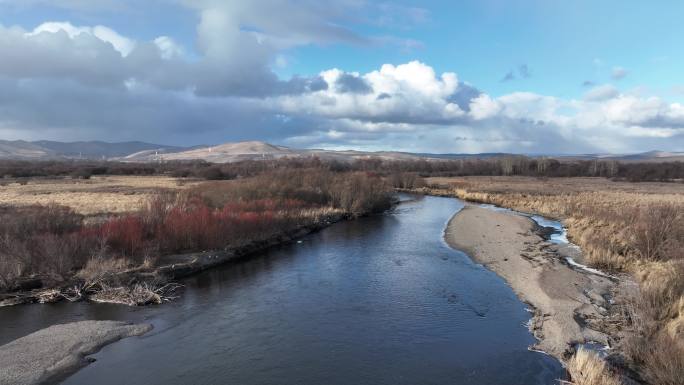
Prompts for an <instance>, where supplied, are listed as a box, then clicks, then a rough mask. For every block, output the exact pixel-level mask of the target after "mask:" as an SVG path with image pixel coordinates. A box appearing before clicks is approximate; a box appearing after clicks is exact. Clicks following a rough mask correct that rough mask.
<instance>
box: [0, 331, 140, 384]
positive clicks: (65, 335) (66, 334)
mask: <svg viewBox="0 0 684 385" xmlns="http://www.w3.org/2000/svg"><path fill="white" fill-rule="evenodd" d="M151 329H152V325H149V324H129V323H126V322H117V321H81V322H74V323H69V324H63V325H54V326H50V327H49V328H46V329H43V330H39V331H37V332H35V333H32V334H29V335H28V336H25V337H22V338H19V339H17V340H14V341H12V342H10V343H8V344H6V345H3V346H0V385H33V384H45V383H55V382H57V381H59V380H61V379H63V378H65V377H66V376H68V375H69V374H71V373H73V372H74V371H76V370H78V369H79V368H81V367H83V366H85V365H87V364H88V363H89V362H90V361H89V360H88V359H87V358H86V356H87V355H89V354H93V353H96V352H97V351H98V350H100V349H101V348H102V347H103V346H105V345H108V344H110V343H113V342H116V341H118V340H120V339H122V338H126V337H131V336H139V335H142V334H144V333H147V332H148V331H150V330H151Z"/></svg>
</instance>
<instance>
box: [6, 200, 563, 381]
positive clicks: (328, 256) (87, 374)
mask: <svg viewBox="0 0 684 385" xmlns="http://www.w3.org/2000/svg"><path fill="white" fill-rule="evenodd" d="M462 207H463V204H462V202H460V201H458V200H456V199H450V198H439V197H416V198H415V200H412V201H409V202H404V203H402V204H400V205H398V206H397V207H396V208H395V209H393V210H392V211H391V212H390V213H387V214H384V215H378V216H371V217H367V218H361V219H359V220H355V221H346V222H341V223H338V224H335V225H333V226H331V227H329V228H327V229H324V230H322V231H320V232H318V233H315V234H312V235H310V236H307V237H305V238H304V239H303V240H302V241H301V242H299V243H293V244H290V245H286V246H282V247H278V248H274V249H272V250H270V251H268V252H266V253H263V254H262V255H259V256H256V257H253V258H250V259H248V260H244V261H239V262H236V263H232V264H228V265H225V266H222V267H219V268H216V269H213V270H210V271H207V272H204V273H201V274H199V275H196V276H193V277H191V278H188V279H186V280H184V281H182V284H183V285H184V286H185V289H184V291H183V293H182V295H181V296H180V298H178V299H177V300H175V301H173V302H171V303H168V304H165V305H162V306H148V307H139V308H131V307H125V306H118V305H104V304H92V303H58V304H51V305H27V306H17V307H10V308H4V309H0V344H4V343H6V342H8V341H10V340H12V339H15V338H18V337H20V336H23V335H26V334H28V333H31V332H33V331H35V330H38V329H41V328H43V327H47V326H49V325H51V324H55V323H64V322H69V321H75V320H83V319H114V320H130V321H135V322H140V321H145V322H150V323H152V324H153V325H154V327H155V329H154V330H153V331H152V332H150V333H148V334H147V335H145V336H143V337H141V338H130V339H126V340H123V341H120V342H117V343H115V344H112V345H109V346H107V347H105V348H104V349H102V351H100V352H99V353H97V354H95V355H94V356H93V357H95V358H96V359H97V361H96V362H94V363H92V364H91V365H89V366H87V367H85V368H84V369H82V370H80V371H79V372H77V373H76V374H74V375H72V376H71V377H69V378H68V379H66V380H65V382H64V384H101V385H102V384H123V383H125V384H129V385H133V384H240V385H252V384H253V385H257V384H269V385H272V384H297V385H304V384H311V385H323V384H345V385H352V384H353V385H357V384H388V385H390V384H391V385H400V384H458V385H461V384H463V385H465V384H478V385H485V384H492V385H496V384H501V385H504V384H505V385H514V384H520V385H536V384H538V385H550V384H554V383H555V380H556V379H558V378H560V377H562V376H563V369H562V368H561V366H560V364H559V363H558V362H557V361H556V360H554V359H553V358H551V357H549V356H546V355H544V354H541V353H535V352H531V351H529V350H528V349H527V347H528V346H529V345H530V344H532V343H533V341H534V339H533V337H532V335H531V334H530V333H529V331H528V330H527V327H526V326H525V325H526V323H527V321H528V320H529V319H530V314H529V313H528V312H527V311H526V307H525V305H524V304H523V303H522V302H520V300H518V299H517V298H516V296H515V295H514V293H513V292H512V290H511V289H510V287H508V286H507V285H506V284H505V283H504V281H503V280H502V279H501V278H499V277H498V276H496V275H495V274H494V273H492V272H490V271H488V270H486V269H485V268H483V267H482V266H480V265H478V264H475V263H473V262H472V261H471V260H470V259H469V258H468V256H467V255H465V254H463V253H461V252H459V251H456V250H453V249H451V248H449V247H448V246H447V245H446V243H445V242H444V240H443V231H444V228H445V226H446V223H447V221H448V220H449V219H450V217H451V216H452V215H453V214H454V213H455V212H457V211H458V210H459V209H460V208H462Z"/></svg>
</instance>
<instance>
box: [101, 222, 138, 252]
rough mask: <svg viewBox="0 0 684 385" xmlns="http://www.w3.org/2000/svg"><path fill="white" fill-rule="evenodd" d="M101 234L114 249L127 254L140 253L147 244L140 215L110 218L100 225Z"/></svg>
mask: <svg viewBox="0 0 684 385" xmlns="http://www.w3.org/2000/svg"><path fill="white" fill-rule="evenodd" d="M99 235H100V237H101V238H102V239H103V240H104V241H105V242H106V244H107V246H109V247H110V248H111V250H112V251H115V252H119V253H122V254H124V255H127V256H133V255H137V254H139V253H140V252H141V251H142V250H143V248H144V245H145V242H144V236H145V228H144V226H143V223H142V220H141V219H140V217H138V216H133V215H127V216H124V217H120V218H114V219H110V220H109V221H107V222H105V223H104V224H103V225H101V226H100V229H99Z"/></svg>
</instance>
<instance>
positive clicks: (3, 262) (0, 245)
mask: <svg viewBox="0 0 684 385" xmlns="http://www.w3.org/2000/svg"><path fill="white" fill-rule="evenodd" d="M146 186H147V185H146ZM71 188H74V186H72V187H71ZM156 191H157V192H156V193H154V194H153V195H151V196H150V197H149V198H148V199H147V200H146V202H145V204H143V205H142V206H141V207H138V208H137V209H136V210H135V211H132V212H126V213H122V214H119V215H109V216H107V217H105V218H101V219H100V220H97V221H89V220H87V217H85V216H84V215H81V214H79V213H77V212H76V211H75V210H74V209H72V208H70V207H66V206H61V205H56V204H50V205H47V206H42V205H32V206H0V293H2V292H6V293H7V292H17V291H22V290H23V291H25V290H31V289H34V288H40V287H50V288H54V287H58V286H60V287H64V284H65V283H69V284H68V286H67V287H65V288H64V289H63V290H60V292H59V293H58V295H57V294H55V293H53V292H51V291H50V292H48V291H45V295H43V294H40V293H39V295H38V297H40V298H39V300H38V301H39V302H50V301H53V300H57V299H59V298H66V299H68V300H80V299H83V298H90V299H92V300H95V301H107V302H117V301H118V303H125V304H147V303H160V302H162V301H163V300H164V298H168V297H169V294H168V289H169V288H170V286H169V285H168V284H167V283H166V282H164V281H163V280H157V278H159V277H153V278H154V280H153V281H150V280H149V279H146V280H143V281H139V280H135V279H132V280H130V279H129V280H122V277H128V276H131V275H132V276H135V275H136V274H138V273H141V272H145V273H148V272H150V271H154V269H155V267H156V261H157V260H158V258H160V257H162V256H169V255H175V254H182V253H194V252H202V251H208V250H229V249H230V250H237V249H239V248H240V247H243V246H245V247H247V246H249V245H250V244H259V243H268V242H270V241H272V240H274V239H279V237H281V236H288V234H294V233H296V232H298V231H300V230H302V229H305V228H307V227H314V226H319V224H321V223H325V222H327V221H328V220H329V219H331V218H340V217H343V216H348V217H355V216H360V215H366V214H370V213H373V212H378V211H382V210H385V209H387V208H389V207H390V205H391V202H392V201H391V191H390V189H389V187H388V186H387V185H386V184H385V182H384V181H383V180H382V179H381V178H380V177H378V176H376V175H373V174H370V173H365V172H333V171H329V170H324V169H319V168H314V169H278V170H272V171H267V172H264V173H262V174H260V175H257V176H255V177H251V178H244V179H240V180H234V181H216V182H205V183H203V184H196V183H193V184H189V185H187V186H185V188H184V189H183V190H172V189H164V190H156ZM41 293H43V292H41ZM0 299H2V297H0ZM12 303H14V302H12Z"/></svg>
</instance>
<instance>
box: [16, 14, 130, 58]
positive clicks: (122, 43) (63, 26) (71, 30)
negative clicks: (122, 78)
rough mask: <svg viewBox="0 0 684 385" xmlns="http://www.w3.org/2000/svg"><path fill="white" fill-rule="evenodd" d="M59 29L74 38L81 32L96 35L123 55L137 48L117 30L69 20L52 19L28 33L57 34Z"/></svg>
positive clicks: (34, 34) (29, 34)
mask: <svg viewBox="0 0 684 385" xmlns="http://www.w3.org/2000/svg"><path fill="white" fill-rule="evenodd" d="M59 31H64V32H66V33H67V35H69V37H70V38H72V39H75V38H76V37H78V36H79V35H81V34H88V35H92V36H95V37H96V38H98V39H100V40H102V41H104V42H107V43H109V44H111V45H112V46H113V47H114V49H115V50H117V51H118V52H119V53H121V55H122V56H128V54H130V53H131V51H132V50H133V48H135V42H134V41H133V40H131V39H129V38H127V37H124V36H121V35H119V34H118V33H117V32H116V31H114V30H112V29H110V28H107V27H105V26H102V25H97V26H95V27H76V26H74V25H72V24H71V23H69V22H55V21H51V22H46V23H43V24H41V25H39V26H38V27H36V28H35V29H34V30H33V31H32V32H29V33H27V35H28V36H36V35H38V34H40V33H43V32H47V33H51V34H55V33H57V32H59Z"/></svg>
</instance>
